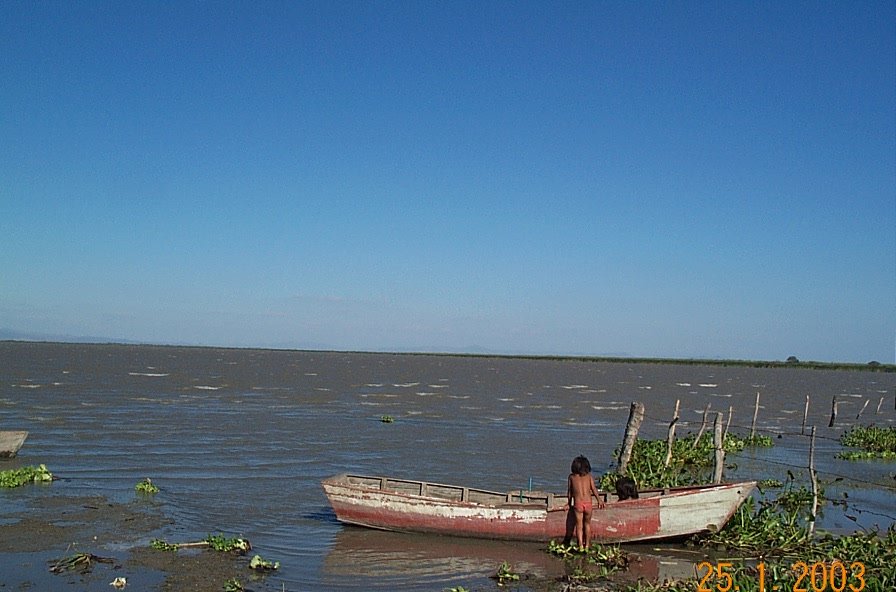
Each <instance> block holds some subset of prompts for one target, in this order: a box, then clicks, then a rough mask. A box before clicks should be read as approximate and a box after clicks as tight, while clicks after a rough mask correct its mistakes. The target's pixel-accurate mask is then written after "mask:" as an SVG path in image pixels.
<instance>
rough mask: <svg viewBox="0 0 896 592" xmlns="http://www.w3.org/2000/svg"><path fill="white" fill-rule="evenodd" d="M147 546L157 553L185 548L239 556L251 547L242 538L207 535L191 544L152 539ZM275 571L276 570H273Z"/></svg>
mask: <svg viewBox="0 0 896 592" xmlns="http://www.w3.org/2000/svg"><path fill="white" fill-rule="evenodd" d="M149 546H150V547H152V548H153V549H156V550H157V551H177V550H179V549H186V548H197V547H198V548H203V547H204V548H208V549H213V550H215V551H220V552H222V553H227V552H230V551H236V552H237V553H238V554H240V555H244V554H246V553H248V552H249V551H251V550H252V545H251V543H249V541H247V540H246V539H243V538H227V537H225V536H224V535H221V534H217V535H211V534H210V535H208V537H206V539H205V540H203V541H197V542H193V543H168V542H165V541H163V540H160V539H153V540H151V541H150V542H149ZM275 569H276V568H275Z"/></svg>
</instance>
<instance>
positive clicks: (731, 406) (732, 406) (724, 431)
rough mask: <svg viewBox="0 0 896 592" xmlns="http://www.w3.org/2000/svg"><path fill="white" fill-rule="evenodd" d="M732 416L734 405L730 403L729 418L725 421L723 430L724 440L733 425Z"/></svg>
mask: <svg viewBox="0 0 896 592" xmlns="http://www.w3.org/2000/svg"><path fill="white" fill-rule="evenodd" d="M732 417H734V405H728V420H727V421H726V422H725V429H724V430H722V442H724V441H725V438H727V437H728V428H730V427H731V418H732Z"/></svg>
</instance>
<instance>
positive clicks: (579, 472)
mask: <svg viewBox="0 0 896 592" xmlns="http://www.w3.org/2000/svg"><path fill="white" fill-rule="evenodd" d="M570 471H571V472H570V474H569V480H568V486H567V491H566V497H567V499H568V502H569V507H570V508H572V510H573V511H574V512H575V518H576V527H575V531H576V542H577V543H578V544H579V549H581V550H584V549H587V548H588V547H590V546H591V510H592V508H593V504H592V499H591V496H592V495H593V496H594V497H595V498H597V507H598V509H601V508H603V507H604V503H603V501H602V500H601V497H600V495H599V494H598V492H597V486H596V485H595V484H594V477H592V476H591V463H590V462H588V459H587V458H585V457H584V456H577V457H576V458H575V459H573V461H572V467H571V469H570Z"/></svg>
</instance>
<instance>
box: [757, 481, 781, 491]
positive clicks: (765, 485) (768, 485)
mask: <svg viewBox="0 0 896 592" xmlns="http://www.w3.org/2000/svg"><path fill="white" fill-rule="evenodd" d="M757 485H758V486H759V489H760V490H764V489H776V488H779V487H784V483H782V482H781V480H780V479H762V480H761V481H759V482H758V483H757Z"/></svg>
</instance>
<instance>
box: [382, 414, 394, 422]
mask: <svg viewBox="0 0 896 592" xmlns="http://www.w3.org/2000/svg"><path fill="white" fill-rule="evenodd" d="M380 421H381V422H383V423H393V422H394V421H395V418H394V417H392V416H391V415H381V416H380Z"/></svg>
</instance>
